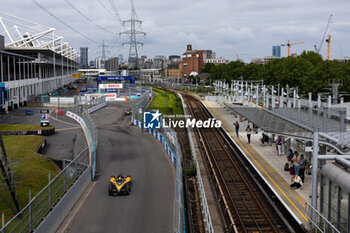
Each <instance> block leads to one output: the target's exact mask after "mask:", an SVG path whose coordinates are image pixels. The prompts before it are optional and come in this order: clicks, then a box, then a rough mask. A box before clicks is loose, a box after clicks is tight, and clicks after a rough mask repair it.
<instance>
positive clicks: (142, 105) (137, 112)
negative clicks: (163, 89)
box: [131, 88, 153, 121]
mask: <svg viewBox="0 0 350 233" xmlns="http://www.w3.org/2000/svg"><path fill="white" fill-rule="evenodd" d="M152 98H153V93H152V88H150V89H149V90H147V91H146V92H144V93H143V94H142V95H141V96H140V98H137V99H132V100H131V101H132V116H133V118H135V119H136V120H139V121H142V114H143V112H144V111H145V109H146V108H147V107H148V106H147V105H148V103H149V102H150V101H151V100H152Z"/></svg>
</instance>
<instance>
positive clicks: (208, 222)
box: [179, 94, 214, 233]
mask: <svg viewBox="0 0 350 233" xmlns="http://www.w3.org/2000/svg"><path fill="white" fill-rule="evenodd" d="M179 96H180V99H181V102H182V107H183V111H184V115H186V116H187V115H188V113H187V111H186V104H185V102H184V100H183V98H182V95H181V94H179ZM187 134H188V139H189V141H190V146H191V154H192V158H193V161H194V162H195V165H196V170H197V174H196V178H197V184H198V190H199V199H200V202H201V208H202V213H203V221H204V225H205V231H206V232H209V233H213V232H214V228H213V224H212V221H211V216H210V212H209V207H208V202H207V197H206V195H205V189H204V184H203V180H202V175H201V170H200V167H199V163H198V160H197V156H196V151H195V149H194V143H193V139H192V132H191V130H190V128H187Z"/></svg>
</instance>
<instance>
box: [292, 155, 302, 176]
mask: <svg viewBox="0 0 350 233" xmlns="http://www.w3.org/2000/svg"><path fill="white" fill-rule="evenodd" d="M298 157H299V153H298V152H297V151H294V159H293V166H294V173H295V175H297V176H299V169H300V162H299V158H298Z"/></svg>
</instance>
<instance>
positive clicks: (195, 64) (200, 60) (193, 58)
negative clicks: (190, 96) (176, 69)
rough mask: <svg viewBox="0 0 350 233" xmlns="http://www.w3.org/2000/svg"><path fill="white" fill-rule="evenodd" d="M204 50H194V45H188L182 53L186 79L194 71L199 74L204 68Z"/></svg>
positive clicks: (183, 74) (183, 71)
mask: <svg viewBox="0 0 350 233" xmlns="http://www.w3.org/2000/svg"><path fill="white" fill-rule="evenodd" d="M203 53H204V50H192V45H187V50H186V52H185V53H183V54H182V77H183V78H184V80H186V79H187V78H188V77H189V76H190V74H191V73H192V72H197V73H198V74H199V73H200V72H201V71H202V69H203V68H204V57H203Z"/></svg>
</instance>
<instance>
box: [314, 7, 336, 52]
mask: <svg viewBox="0 0 350 233" xmlns="http://www.w3.org/2000/svg"><path fill="white" fill-rule="evenodd" d="M332 16H333V15H332V14H331V15H330V16H329V19H328V23H327V26H326V29H325V30H324V33H323V36H322V39H321V41H320V44H319V46H318V47H317V45H315V52H316V53H317V54H320V51H321V49H322V46H323V42H324V41H325V39H326V35H327V31H328V28H329V25H330V24H331V20H332Z"/></svg>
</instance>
